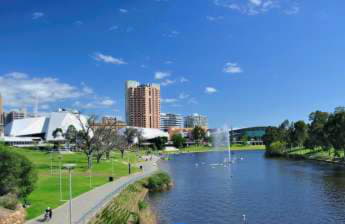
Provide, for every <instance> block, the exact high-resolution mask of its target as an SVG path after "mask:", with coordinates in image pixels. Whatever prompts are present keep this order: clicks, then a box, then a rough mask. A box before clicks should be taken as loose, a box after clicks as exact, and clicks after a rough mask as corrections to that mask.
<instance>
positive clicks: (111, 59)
mask: <svg viewBox="0 0 345 224" xmlns="http://www.w3.org/2000/svg"><path fill="white" fill-rule="evenodd" d="M93 59H95V60H96V61H101V62H104V63H108V64H115V65H123V64H127V62H125V61H124V60H123V59H122V58H114V57H113V56H111V55H105V54H102V53H95V54H94V56H93Z"/></svg>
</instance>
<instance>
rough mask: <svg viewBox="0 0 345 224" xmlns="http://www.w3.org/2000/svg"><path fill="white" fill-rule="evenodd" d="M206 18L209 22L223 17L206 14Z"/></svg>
mask: <svg viewBox="0 0 345 224" xmlns="http://www.w3.org/2000/svg"><path fill="white" fill-rule="evenodd" d="M206 19H207V20H209V21H211V22H215V21H219V20H222V19H224V17H223V16H206Z"/></svg>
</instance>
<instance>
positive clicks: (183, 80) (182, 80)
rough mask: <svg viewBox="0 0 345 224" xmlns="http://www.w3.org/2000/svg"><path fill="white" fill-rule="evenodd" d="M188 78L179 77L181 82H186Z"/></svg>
mask: <svg viewBox="0 0 345 224" xmlns="http://www.w3.org/2000/svg"><path fill="white" fill-rule="evenodd" d="M188 81H189V80H188V79H186V78H185V77H181V79H180V82H181V83H185V82H188Z"/></svg>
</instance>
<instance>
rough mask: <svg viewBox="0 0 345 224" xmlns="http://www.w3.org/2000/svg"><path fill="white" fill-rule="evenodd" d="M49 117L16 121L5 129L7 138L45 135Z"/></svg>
mask: <svg viewBox="0 0 345 224" xmlns="http://www.w3.org/2000/svg"><path fill="white" fill-rule="evenodd" d="M48 120H49V118H47V117H35V118H26V119H20V120H14V121H13V122H11V123H9V124H8V125H6V127H5V135H6V136H28V135H37V134H44V133H45V130H46V127H47V122H48Z"/></svg>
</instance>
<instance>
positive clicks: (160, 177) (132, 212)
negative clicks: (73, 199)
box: [89, 172, 171, 224]
mask: <svg viewBox="0 0 345 224" xmlns="http://www.w3.org/2000/svg"><path fill="white" fill-rule="evenodd" d="M170 186H171V180H170V177H169V176H168V175H167V174H165V173H161V172H160V173H156V174H154V175H152V176H151V177H149V178H145V179H143V180H139V181H137V182H135V183H133V184H131V185H129V186H127V188H126V189H124V190H123V191H122V192H121V193H120V194H119V195H118V196H117V197H115V198H114V199H113V200H112V201H111V202H110V203H109V204H108V205H107V206H106V207H105V208H104V209H103V210H102V211H101V212H100V213H98V214H97V215H96V216H95V217H94V218H93V219H92V220H91V221H90V222H89V224H103V223H113V224H123V223H133V224H134V223H135V224H157V218H156V215H155V213H154V212H153V210H152V209H151V207H150V204H149V203H148V202H147V200H146V199H147V194H148V192H149V191H164V190H167V189H168V188H169V187H170Z"/></svg>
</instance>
